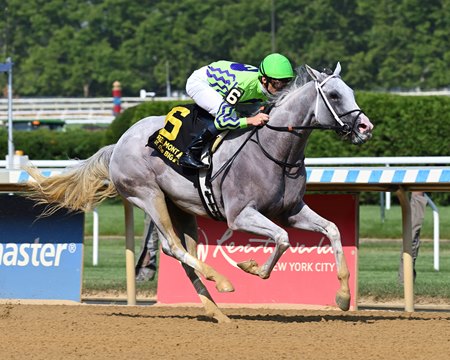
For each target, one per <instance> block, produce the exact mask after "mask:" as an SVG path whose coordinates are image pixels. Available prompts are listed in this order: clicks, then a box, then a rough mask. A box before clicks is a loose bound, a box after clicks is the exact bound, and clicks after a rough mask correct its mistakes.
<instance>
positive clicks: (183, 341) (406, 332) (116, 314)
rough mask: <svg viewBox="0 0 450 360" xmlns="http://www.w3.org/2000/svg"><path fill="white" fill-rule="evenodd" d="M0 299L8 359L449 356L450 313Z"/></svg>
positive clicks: (0, 347) (1, 352)
mask: <svg viewBox="0 0 450 360" xmlns="http://www.w3.org/2000/svg"><path fill="white" fill-rule="evenodd" d="M224 312H225V313H226V314H227V315H228V316H229V317H230V318H231V319H232V320H233V321H232V323H231V324H216V323H213V322H211V321H209V320H208V319H207V318H205V317H204V316H203V310H202V309H201V308H186V307H184V308H173V307H160V306H138V307H127V306H104V305H18V304H2V305H0V333H1V340H0V358H1V359H2V360H4V359H5V360H6V359H21V360H22V359H46V360H49V359H126V358H130V357H132V358H135V359H214V360H218V359H327V360H330V359H337V358H340V359H397V360H401V359H408V360H412V359H434V360H438V359H448V356H449V355H448V354H450V313H448V312H446V313H413V314H408V313H403V312H386V311H353V312H347V313H343V312H340V311H313V310H308V311H307V310H272V309H225V310H224Z"/></svg>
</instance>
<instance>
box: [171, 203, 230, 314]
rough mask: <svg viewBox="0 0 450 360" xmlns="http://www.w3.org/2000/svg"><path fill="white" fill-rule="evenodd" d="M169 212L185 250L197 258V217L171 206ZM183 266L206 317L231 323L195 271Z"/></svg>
mask: <svg viewBox="0 0 450 360" xmlns="http://www.w3.org/2000/svg"><path fill="white" fill-rule="evenodd" d="M169 211H170V214H171V215H172V216H171V217H172V219H173V220H172V221H173V224H174V226H175V229H176V230H177V233H178V235H179V236H180V239H181V242H182V244H183V246H184V248H185V249H186V250H187V251H188V253H189V254H191V255H192V256H194V257H197V222H196V221H195V217H194V216H192V215H187V214H186V213H183V212H182V211H180V210H178V209H177V208H175V207H174V206H169ZM181 265H182V266H183V269H184V271H185V272H186V275H187V276H188V278H189V280H190V281H191V283H192V285H193V286H194V289H195V291H196V292H197V295H198V296H199V298H200V300H201V302H202V304H203V306H204V307H205V311H206V315H207V316H209V317H211V318H213V319H216V320H217V321H218V322H219V323H226V322H230V319H229V318H228V317H227V316H226V315H225V314H224V313H222V311H220V309H219V308H218V307H217V304H216V303H215V302H214V300H213V299H212V297H211V295H210V294H209V292H208V289H207V288H206V286H205V285H204V284H203V282H202V281H201V279H200V278H199V277H198V275H197V274H196V272H195V270H194V269H193V268H192V267H190V266H189V265H186V264H183V263H182V264H181Z"/></svg>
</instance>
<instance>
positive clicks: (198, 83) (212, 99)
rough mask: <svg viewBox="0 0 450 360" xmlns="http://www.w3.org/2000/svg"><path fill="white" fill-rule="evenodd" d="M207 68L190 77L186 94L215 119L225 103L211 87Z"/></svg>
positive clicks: (204, 67)
mask: <svg viewBox="0 0 450 360" xmlns="http://www.w3.org/2000/svg"><path fill="white" fill-rule="evenodd" d="M207 68H208V66H203V67H201V68H200V69H198V70H195V71H194V72H193V73H192V75H191V76H189V78H188V79H187V81H186V93H187V94H188V95H189V96H190V97H191V98H192V100H194V101H195V103H196V104H197V105H199V106H200V107H202V108H203V109H205V110H206V111H207V112H209V113H210V114H211V115H212V116H214V117H215V116H216V115H217V112H218V111H219V108H220V105H221V104H222V102H223V97H222V95H220V94H219V93H218V92H216V91H215V90H214V89H213V88H212V87H211V86H209V83H208V77H207V75H206V69H207Z"/></svg>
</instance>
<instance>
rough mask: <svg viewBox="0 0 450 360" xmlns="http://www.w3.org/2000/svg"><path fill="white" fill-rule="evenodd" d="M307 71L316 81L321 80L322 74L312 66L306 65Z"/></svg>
mask: <svg viewBox="0 0 450 360" xmlns="http://www.w3.org/2000/svg"><path fill="white" fill-rule="evenodd" d="M305 67H306V71H307V72H308V74H309V76H311V77H312V78H313V79H314V80H319V76H320V73H319V72H318V71H317V70H314V69H313V68H312V67H311V66H309V65H307V64H305Z"/></svg>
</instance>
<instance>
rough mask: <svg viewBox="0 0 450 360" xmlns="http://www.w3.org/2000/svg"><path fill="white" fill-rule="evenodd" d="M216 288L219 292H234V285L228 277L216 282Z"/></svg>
mask: <svg viewBox="0 0 450 360" xmlns="http://www.w3.org/2000/svg"><path fill="white" fill-rule="evenodd" d="M216 289H217V291H218V292H233V291H234V286H233V284H232V283H231V282H230V281H229V280H228V279H225V278H224V279H222V280H220V281H217V282H216Z"/></svg>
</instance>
